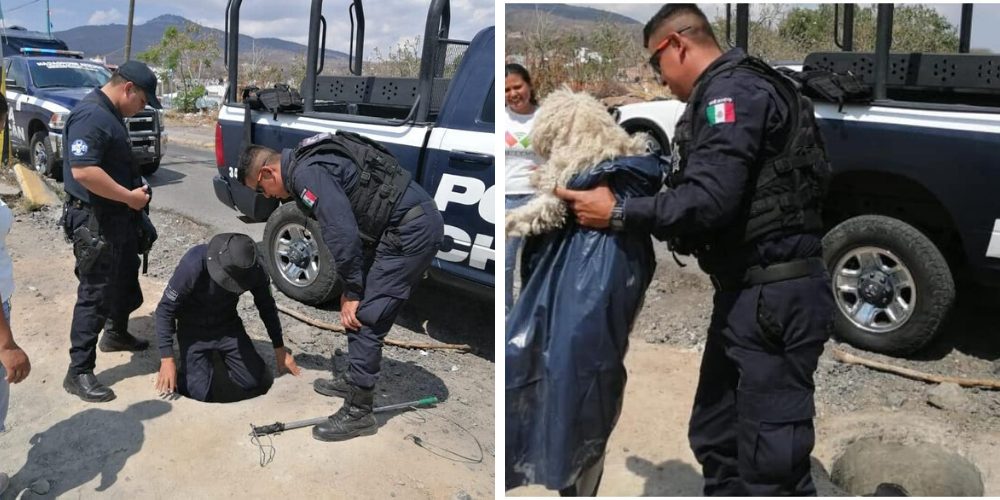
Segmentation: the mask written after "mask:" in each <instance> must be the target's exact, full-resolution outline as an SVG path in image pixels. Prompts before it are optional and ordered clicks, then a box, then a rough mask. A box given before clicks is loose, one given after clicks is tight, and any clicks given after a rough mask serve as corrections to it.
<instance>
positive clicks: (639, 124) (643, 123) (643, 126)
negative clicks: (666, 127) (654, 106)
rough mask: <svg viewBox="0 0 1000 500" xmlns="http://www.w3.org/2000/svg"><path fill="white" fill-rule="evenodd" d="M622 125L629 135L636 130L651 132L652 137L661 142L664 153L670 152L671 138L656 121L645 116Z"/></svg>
mask: <svg viewBox="0 0 1000 500" xmlns="http://www.w3.org/2000/svg"><path fill="white" fill-rule="evenodd" d="M621 127H622V128H623V129H625V132H628V134H629V135H632V134H634V133H636V132H647V133H649V134H650V135H651V136H652V139H653V140H655V141H656V142H658V143H659V144H660V148H661V149H662V151H663V153H664V154H667V153H669V152H670V138H669V137H667V135H666V134H664V133H663V130H662V129H660V127H659V126H658V125H657V124H656V123H654V122H652V121H650V120H647V119H645V118H636V119H632V120H628V121H626V122H625V123H622V124H621Z"/></svg>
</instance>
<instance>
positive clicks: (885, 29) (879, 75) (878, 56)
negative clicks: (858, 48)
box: [875, 3, 893, 100]
mask: <svg viewBox="0 0 1000 500" xmlns="http://www.w3.org/2000/svg"><path fill="white" fill-rule="evenodd" d="M892 13H893V5H892V4H891V3H880V4H878V20H877V24H876V28H875V99H876V100H878V99H885V97H886V93H885V81H886V78H887V77H888V76H889V49H890V48H891V46H892Z"/></svg>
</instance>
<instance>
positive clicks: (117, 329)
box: [97, 318, 149, 352]
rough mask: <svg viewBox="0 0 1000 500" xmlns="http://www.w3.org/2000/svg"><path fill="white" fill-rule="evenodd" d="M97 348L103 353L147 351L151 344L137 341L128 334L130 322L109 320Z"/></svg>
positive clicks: (105, 324)
mask: <svg viewBox="0 0 1000 500" xmlns="http://www.w3.org/2000/svg"><path fill="white" fill-rule="evenodd" d="M97 347H98V348H100V349H101V352H115V351H145V350H146V348H147V347H149V342H147V341H145V340H142V339H137V338H135V336H133V335H132V334H131V333H129V332H128V320H125V321H115V320H113V319H111V318H108V320H107V321H106V322H105V323H104V335H102V336H101V342H100V343H99V344H98V345H97Z"/></svg>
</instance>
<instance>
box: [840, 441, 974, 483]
mask: <svg viewBox="0 0 1000 500" xmlns="http://www.w3.org/2000/svg"><path fill="white" fill-rule="evenodd" d="M831 479H832V480H833V482H834V484H836V485H837V486H839V487H841V488H843V489H844V490H846V491H848V492H850V493H851V494H853V495H872V494H873V493H875V491H876V489H878V487H879V485H880V484H883V485H884V484H896V485H899V486H902V487H903V488H904V489H905V490H906V492H907V493H909V495H910V496H935V497H939V496H940V497H951V496H955V497H960V496H982V495H983V478H982V475H981V474H980V472H979V469H978V468H977V467H976V466H975V465H974V464H973V463H972V462H970V461H968V460H967V459H965V458H962V457H960V456H959V455H957V454H955V453H952V452H950V451H948V450H945V449H944V448H942V447H940V446H937V445H933V444H927V443H921V444H914V445H904V444H900V443H884V442H882V441H879V440H878V439H874V438H871V439H862V440H859V441H856V442H855V443H853V444H851V445H850V446H848V448H847V450H846V451H845V452H844V454H843V455H841V456H840V458H838V459H837V461H836V462H834V464H833V473H832V474H831Z"/></svg>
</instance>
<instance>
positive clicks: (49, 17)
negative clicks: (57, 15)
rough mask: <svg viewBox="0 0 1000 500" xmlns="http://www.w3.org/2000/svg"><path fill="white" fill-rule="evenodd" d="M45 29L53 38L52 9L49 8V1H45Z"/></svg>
mask: <svg viewBox="0 0 1000 500" xmlns="http://www.w3.org/2000/svg"><path fill="white" fill-rule="evenodd" d="M45 29H46V31H47V32H48V34H49V38H52V9H50V8H49V0H45Z"/></svg>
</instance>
